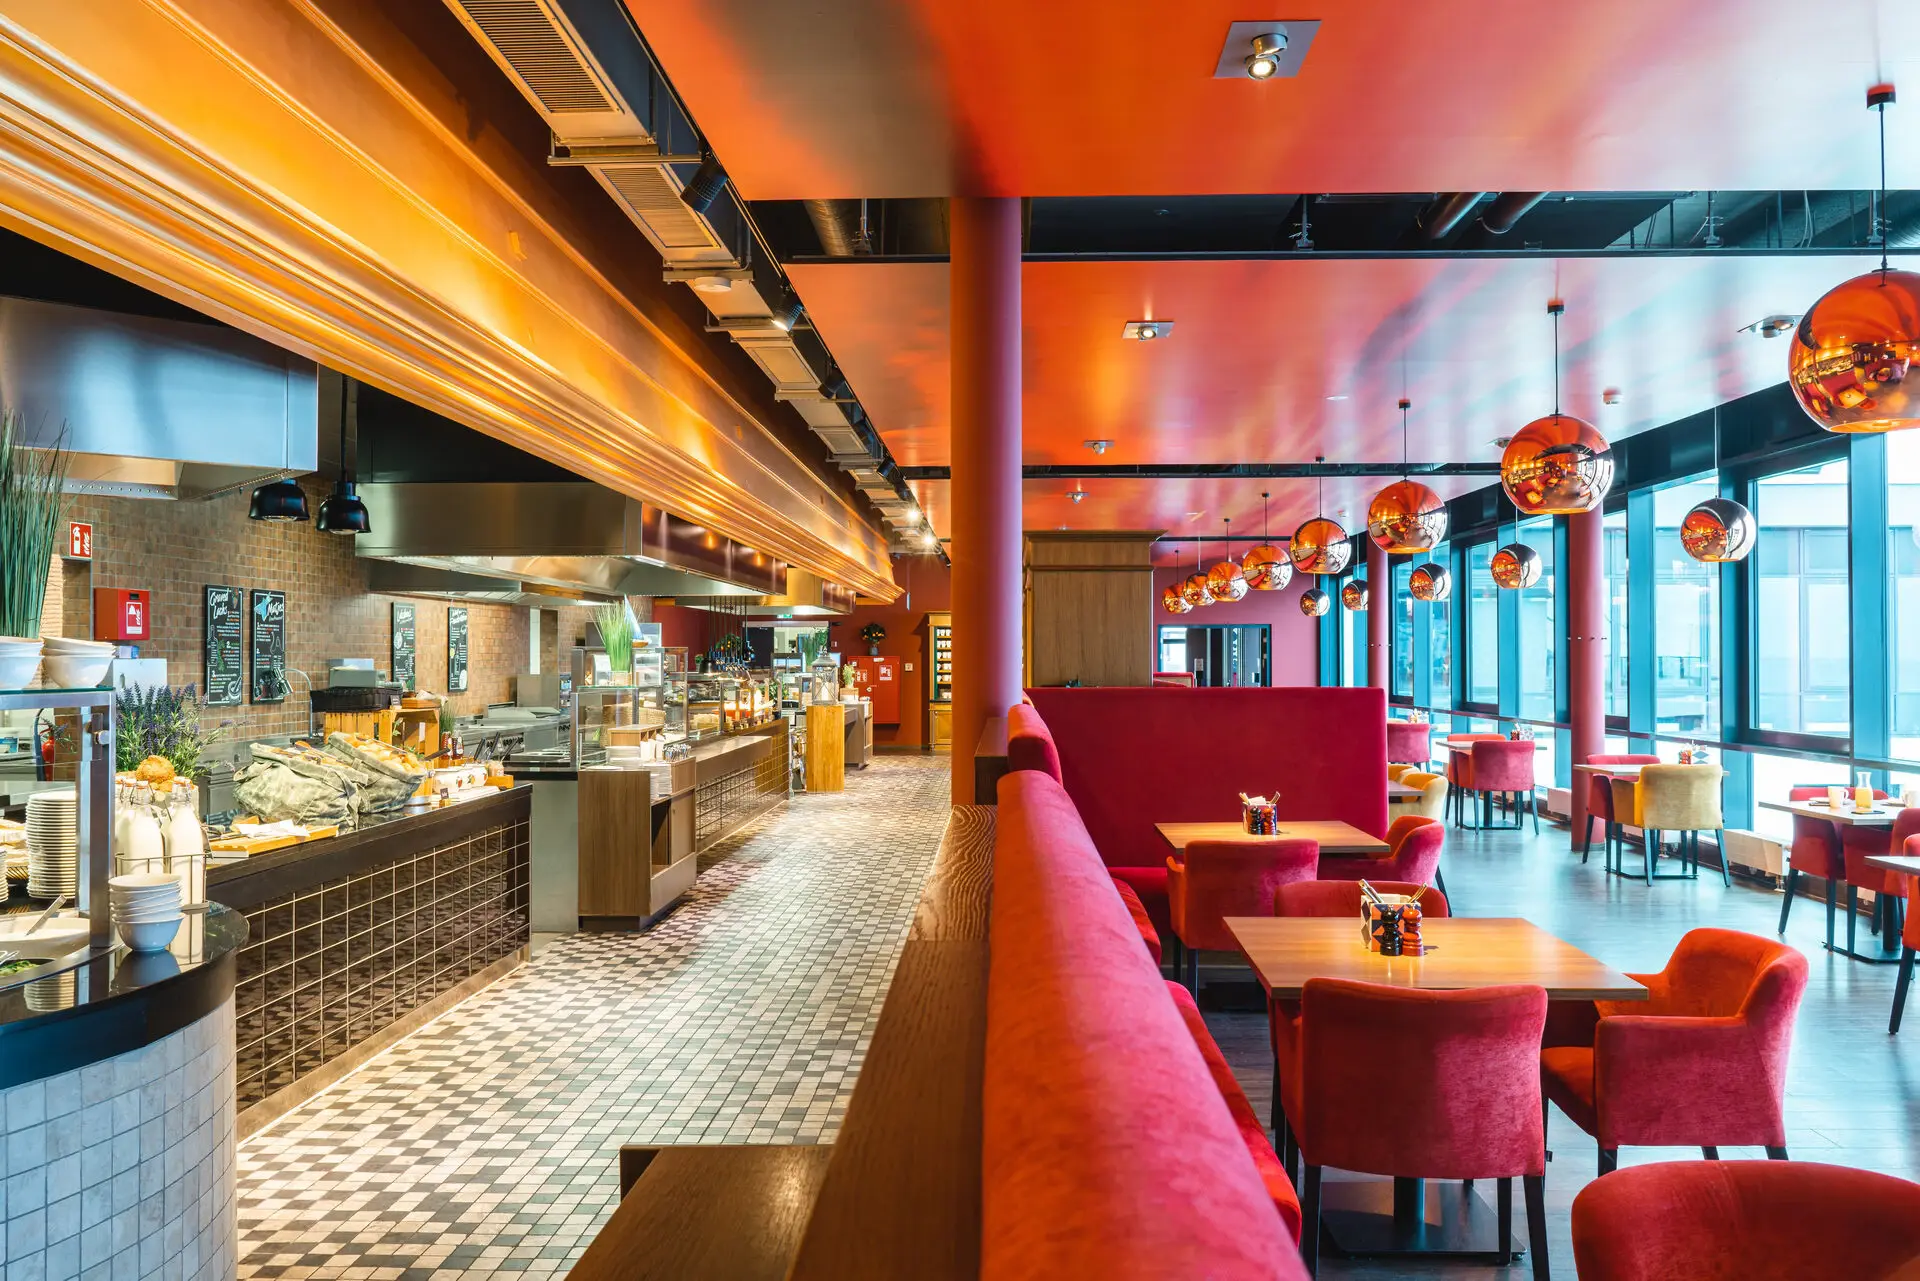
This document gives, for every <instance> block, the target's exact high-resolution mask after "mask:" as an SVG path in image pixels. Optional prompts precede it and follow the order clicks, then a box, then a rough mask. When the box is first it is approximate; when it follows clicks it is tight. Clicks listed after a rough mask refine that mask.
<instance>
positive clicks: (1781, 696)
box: [1753, 459, 1852, 736]
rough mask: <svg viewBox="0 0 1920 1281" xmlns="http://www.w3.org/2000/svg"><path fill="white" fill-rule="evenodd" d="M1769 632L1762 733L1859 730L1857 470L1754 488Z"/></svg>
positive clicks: (1764, 646) (1833, 466)
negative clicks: (1853, 600)
mask: <svg viewBox="0 0 1920 1281" xmlns="http://www.w3.org/2000/svg"><path fill="white" fill-rule="evenodd" d="M1753 514H1754V518H1755V519H1756V520H1757V521H1758V522H1759V526H1760V541H1759V543H1758V544H1757V545H1756V546H1755V547H1754V550H1753V559H1754V562H1755V564H1756V566H1757V567H1758V568H1757V580H1758V586H1757V591H1758V597H1757V605H1756V608H1757V610H1758V619H1759V625H1758V626H1757V627H1756V629H1755V631H1756V642H1757V643H1756V645H1755V650H1754V669H1753V727H1754V728H1755V729H1758V730H1770V731H1773V732H1776V733H1783V734H1820V735H1833V736H1845V735H1846V733H1847V730H1848V728H1849V725H1850V723H1851V719H1852V718H1851V709H1850V707H1849V706H1848V699H1849V697H1850V695H1851V692H1852V684H1851V673H1852V637H1851V633H1850V630H1849V628H1850V624H1849V622H1848V616H1849V614H1850V613H1851V610H1850V608H1849V605H1848V578H1849V575H1848V571H1847V564H1848V543H1847V462H1846V460H1845V459H1836V460H1834V461H1833V462H1829V463H1823V464H1821V465H1819V466H1816V467H1804V468H1801V469H1799V470H1796V471H1790V472H1781V473H1777V474H1775V475H1771V476H1764V477H1762V478H1761V479H1760V480H1759V481H1758V482H1756V483H1755V485H1754V512H1753Z"/></svg>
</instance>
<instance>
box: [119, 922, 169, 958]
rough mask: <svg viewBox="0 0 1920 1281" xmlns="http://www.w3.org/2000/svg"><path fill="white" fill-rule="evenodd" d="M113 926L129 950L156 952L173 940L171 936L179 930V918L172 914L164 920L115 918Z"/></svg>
mask: <svg viewBox="0 0 1920 1281" xmlns="http://www.w3.org/2000/svg"><path fill="white" fill-rule="evenodd" d="M113 928H114V932H115V933H117V934H118V935H119V936H120V941H121V942H122V943H124V944H126V945H127V950H128V951H129V952H158V951H161V950H163V949H164V948H165V947H166V946H167V944H169V943H171V942H173V936H174V935H176V934H178V933H179V932H180V918H179V917H178V916H174V917H170V918H168V919H167V920H164V921H120V920H116V921H115V922H114V923H113Z"/></svg>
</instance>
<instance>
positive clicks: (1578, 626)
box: [1567, 510, 1607, 847]
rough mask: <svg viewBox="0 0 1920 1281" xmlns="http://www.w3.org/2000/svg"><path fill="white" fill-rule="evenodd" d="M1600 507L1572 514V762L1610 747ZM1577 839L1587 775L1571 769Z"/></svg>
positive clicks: (1569, 618) (1569, 638) (1569, 706)
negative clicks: (1605, 668)
mask: <svg viewBox="0 0 1920 1281" xmlns="http://www.w3.org/2000/svg"><path fill="white" fill-rule="evenodd" d="M1601 520H1602V517H1601V514H1600V512H1599V511H1597V510H1595V511H1590V512H1587V513H1585V514H1584V515H1580V516H1569V517H1567V710H1568V712H1569V714H1570V720H1571V724H1572V727H1573V728H1572V731H1571V733H1570V734H1569V737H1570V738H1571V739H1572V761H1571V762H1570V763H1571V764H1575V765H1578V764H1581V763H1583V762H1585V761H1586V759H1587V758H1588V757H1589V756H1594V755H1597V754H1598V753H1600V752H1603V751H1605V750H1606V743H1607V702H1606V672H1605V670H1604V667H1603V662H1604V658H1603V650H1604V647H1605V643H1606V634H1607V576H1606V559H1605V555H1604V548H1605V545H1606V535H1605V533H1604V532H1603V529H1602V526H1601ZM1572 781H1573V787H1572V802H1571V809H1572V815H1573V822H1572V831H1573V843H1574V845H1575V846H1576V847H1577V846H1578V845H1579V844H1580V838H1581V837H1582V836H1583V835H1584V834H1585V832H1586V828H1587V787H1588V782H1587V776H1586V775H1585V774H1574V775H1572Z"/></svg>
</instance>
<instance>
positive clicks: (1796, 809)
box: [1760, 788, 1901, 827]
mask: <svg viewBox="0 0 1920 1281" xmlns="http://www.w3.org/2000/svg"><path fill="white" fill-rule="evenodd" d="M1848 791H1849V793H1851V791H1852V789H1851V788H1849V789H1848ZM1760 808H1761V809H1763V810H1779V811H1780V812H1781V813H1783V814H1798V815H1800V816H1801V817H1802V818H1823V819H1826V820H1827V821H1828V822H1829V823H1838V824H1840V825H1841V826H1842V827H1892V826H1893V820H1894V819H1896V818H1898V817H1899V816H1900V810H1901V805H1900V802H1899V801H1875V802H1874V805H1873V808H1872V809H1871V810H1869V811H1867V812H1866V813H1865V814H1862V813H1859V812H1858V811H1856V810H1855V809H1854V808H1853V802H1852V801H1851V800H1848V801H1847V803H1846V804H1844V805H1842V806H1841V807H1840V808H1839V809H1837V810H1835V809H1832V808H1830V807H1829V806H1828V805H1827V803H1826V801H1825V800H1822V801H1821V802H1820V803H1819V804H1817V805H1816V804H1814V803H1813V802H1812V801H1761V802H1760Z"/></svg>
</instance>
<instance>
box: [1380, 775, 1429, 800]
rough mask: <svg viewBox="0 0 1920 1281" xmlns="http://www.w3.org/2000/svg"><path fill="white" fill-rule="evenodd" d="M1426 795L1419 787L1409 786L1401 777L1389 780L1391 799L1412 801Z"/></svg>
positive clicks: (1389, 795) (1388, 795) (1388, 789)
mask: <svg viewBox="0 0 1920 1281" xmlns="http://www.w3.org/2000/svg"><path fill="white" fill-rule="evenodd" d="M1424 795H1426V793H1425V792H1422V791H1421V790H1420V789H1419V788H1417V787H1408V786H1407V785H1406V784H1405V783H1402V782H1401V781H1400V780H1399V779H1394V778H1390V779H1388V780H1387V799H1388V800H1390V801H1411V800H1417V799H1418V798H1420V797H1422V796H1424Z"/></svg>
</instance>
